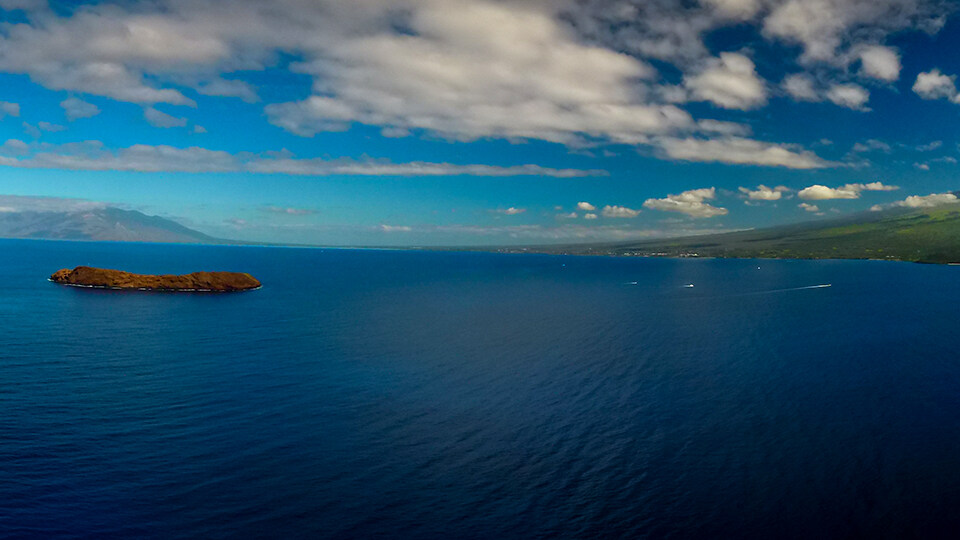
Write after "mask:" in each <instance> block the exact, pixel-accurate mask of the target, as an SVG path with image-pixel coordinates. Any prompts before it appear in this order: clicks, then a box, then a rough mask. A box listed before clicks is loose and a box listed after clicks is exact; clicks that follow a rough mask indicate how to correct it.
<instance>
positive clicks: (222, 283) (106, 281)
mask: <svg viewBox="0 0 960 540" xmlns="http://www.w3.org/2000/svg"><path fill="white" fill-rule="evenodd" d="M50 281H52V282H54V283H60V284H62V285H71V286H75V287H95V288H101V289H137V290H147V291H188V292H234V291H249V290H252V289H257V288H259V287H260V281H258V280H257V279H256V278H255V277H253V276H251V275H250V274H246V273H240V272H194V273H192V274H184V275H181V276H175V275H147V274H134V273H131V272H123V271H121V270H106V269H103V268H93V267H90V266H78V267H76V268H74V269H73V270H70V269H68V268H64V269H63V270H58V271H56V272H55V273H54V274H53V275H52V276H50Z"/></svg>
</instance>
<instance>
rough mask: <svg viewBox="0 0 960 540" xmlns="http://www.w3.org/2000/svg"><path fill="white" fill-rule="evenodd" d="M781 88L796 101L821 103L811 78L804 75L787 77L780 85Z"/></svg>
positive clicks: (795, 74)
mask: <svg viewBox="0 0 960 540" xmlns="http://www.w3.org/2000/svg"><path fill="white" fill-rule="evenodd" d="M780 86H781V88H783V90H784V91H785V92H786V93H787V94H788V95H789V96H790V97H792V98H793V99H794V100H796V101H821V99H822V98H821V97H820V92H819V91H817V89H816V83H815V82H814V80H813V77H811V76H810V75H807V74H806V73H794V74H792V75H788V76H786V77H785V78H784V79H783V82H781V83H780Z"/></svg>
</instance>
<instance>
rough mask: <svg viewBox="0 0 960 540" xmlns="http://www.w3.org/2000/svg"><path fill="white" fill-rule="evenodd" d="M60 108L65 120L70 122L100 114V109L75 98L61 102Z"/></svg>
mask: <svg viewBox="0 0 960 540" xmlns="http://www.w3.org/2000/svg"><path fill="white" fill-rule="evenodd" d="M60 106H61V107H62V108H63V111H64V113H65V114H66V115H67V120H69V121H71V122H73V121H74V120H77V119H80V118H90V117H92V116H96V115H98V114H100V107H97V106H96V105H94V104H93V103H87V102H86V101H83V100H81V99H78V98H75V97H69V98H67V99H65V100H63V101H61V102H60Z"/></svg>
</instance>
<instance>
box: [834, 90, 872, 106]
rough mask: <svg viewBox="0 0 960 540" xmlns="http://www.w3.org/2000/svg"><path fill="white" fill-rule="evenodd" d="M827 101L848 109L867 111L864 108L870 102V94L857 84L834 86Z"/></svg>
mask: <svg viewBox="0 0 960 540" xmlns="http://www.w3.org/2000/svg"><path fill="white" fill-rule="evenodd" d="M827 99H829V100H830V101H831V102H833V104H835V105H839V106H841V107H847V108H848V109H855V110H866V108H865V107H864V106H865V105H866V104H867V101H869V100H870V92H868V91H867V89H866V88H864V87H862V86H860V85H857V84H834V85H832V86H831V87H830V89H829V90H827Z"/></svg>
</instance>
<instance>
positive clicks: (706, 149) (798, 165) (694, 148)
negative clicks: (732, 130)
mask: <svg viewBox="0 0 960 540" xmlns="http://www.w3.org/2000/svg"><path fill="white" fill-rule="evenodd" d="M655 144H656V145H658V146H659V148H660V149H661V150H662V151H663V153H664V155H665V156H666V157H668V158H670V159H677V160H681V161H701V162H719V163H731V164H737V165H762V166H767V167H786V168H788V169H823V168H826V167H835V166H837V164H836V163H832V162H829V161H826V160H824V159H822V158H820V157H819V156H817V155H816V154H814V153H813V152H810V151H807V150H801V149H796V148H793V147H790V146H787V145H782V144H775V143H768V142H762V141H756V140H753V139H745V138H742V137H721V138H716V139H698V138H693V137H691V138H686V139H676V138H664V139H659V140H657V141H656V142H655Z"/></svg>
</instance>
